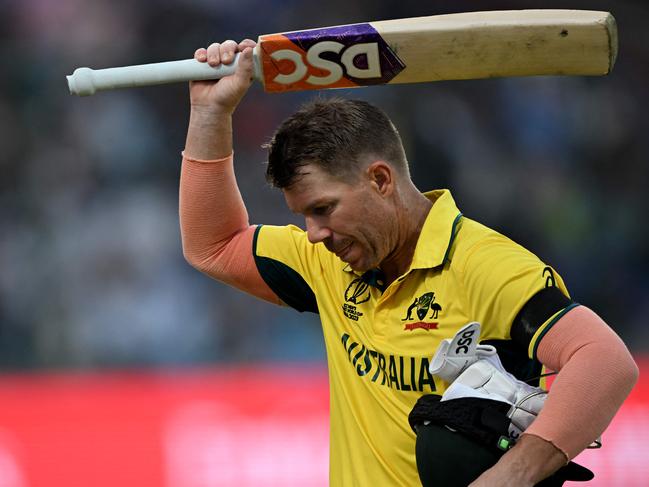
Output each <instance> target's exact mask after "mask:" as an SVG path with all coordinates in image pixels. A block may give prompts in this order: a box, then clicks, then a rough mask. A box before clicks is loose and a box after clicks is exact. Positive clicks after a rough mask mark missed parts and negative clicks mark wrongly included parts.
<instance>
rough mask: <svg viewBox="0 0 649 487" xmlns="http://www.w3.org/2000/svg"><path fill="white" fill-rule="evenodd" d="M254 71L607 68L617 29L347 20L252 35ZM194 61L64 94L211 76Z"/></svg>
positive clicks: (274, 77) (551, 21) (451, 18)
mask: <svg viewBox="0 0 649 487" xmlns="http://www.w3.org/2000/svg"><path fill="white" fill-rule="evenodd" d="M254 54H255V76H256V77H257V78H258V79H260V80H261V81H262V83H263V84H264V89H265V90H266V91H267V92H271V93H273V92H285V91H296V90H312V89H331V88H352V87H360V86H370V85H378V84H399V83H418V82H427V81H440V80H460V79H481V78H495V77H510V76H539V75H586V76H596V75H604V74H608V73H609V72H610V71H611V69H612V68H613V65H614V64H615V59H616V56H617V27H616V23H615V19H614V18H613V16H612V15H611V14H610V13H608V12H599V11H589V10H506V11H488V12H469V13H459V14H448V15H434V16H429V17H417V18H411V19H399V20H386V21H377V22H369V23H364V24H350V25H342V26H336V27H327V28H323V29H310V30H304V31H295V32H286V33H281V34H270V35H263V36H260V37H259V40H258V45H257V47H256V48H255V50H254ZM234 67H235V65H234V64H231V65H227V66H225V65H221V66H219V67H217V68H212V67H211V66H208V65H207V64H206V63H199V62H198V61H195V60H193V59H188V60H183V61H172V62H166V63H157V64H147V65H140V66H126V67H121V68H109V69H102V70H92V69H89V68H79V69H77V70H76V71H75V72H74V73H73V74H72V75H70V76H68V77H67V78H68V87H69V89H70V93H73V94H77V95H91V94H93V93H95V92H96V91H100V90H107V89H115V88H127V87H135V86H148V85H154V84H162V83H173V82H180V81H192V80H205V79H218V78H220V77H222V76H227V75H228V74H231V73H232V72H233V71H234Z"/></svg>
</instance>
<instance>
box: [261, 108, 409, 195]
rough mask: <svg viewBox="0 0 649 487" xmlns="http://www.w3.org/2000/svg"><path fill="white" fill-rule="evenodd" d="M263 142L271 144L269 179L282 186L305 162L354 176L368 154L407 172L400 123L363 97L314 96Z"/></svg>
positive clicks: (343, 176)
mask: <svg viewBox="0 0 649 487" xmlns="http://www.w3.org/2000/svg"><path fill="white" fill-rule="evenodd" d="M264 147H265V148H267V149H268V166H267V168H266V179H267V180H268V182H270V183H271V184H272V185H273V186H275V187H277V188H288V187H290V186H291V185H292V184H293V183H294V182H295V181H296V180H297V179H298V178H299V175H300V171H299V168H300V167H302V166H305V165H306V164H317V165H319V166H320V167H321V168H322V169H324V170H325V171H326V172H327V173H328V174H330V175H332V176H335V177H338V178H341V179H344V180H350V179H353V178H355V177H356V176H357V175H358V169H359V168H360V164H361V159H362V156H366V155H372V156H377V157H379V158H381V159H383V160H385V161H386V162H387V163H389V164H390V165H392V166H393V167H395V169H397V170H398V171H400V172H402V173H404V174H408V164H407V162H406V156H405V153H404V150H403V144H402V143H401V137H399V133H398V132H397V129H396V128H395V127H394V125H392V122H391V121H390V119H389V118H388V116H387V115H386V114H385V113H384V112H383V111H382V110H380V109H379V108H377V107H375V106H374V105H372V104H370V103H368V102H366V101H363V100H346V99H341V98H328V99H316V100H314V101H311V102H309V103H307V104H306V105H303V106H302V107H301V108H300V109H299V110H298V111H297V112H296V113H294V114H293V115H291V116H290V117H289V118H287V119H286V120H285V121H284V122H282V124H281V125H280V126H279V128H278V129H277V131H276V132H275V134H274V135H273V138H272V139H271V141H270V142H269V143H268V144H265V145H264Z"/></svg>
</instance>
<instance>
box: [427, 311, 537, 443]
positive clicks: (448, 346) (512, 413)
mask: <svg viewBox="0 0 649 487" xmlns="http://www.w3.org/2000/svg"><path fill="white" fill-rule="evenodd" d="M479 338H480V323H477V322H472V323H469V324H468V325H466V326H464V327H463V328H461V329H460V330H459V331H458V332H457V333H456V334H455V336H454V337H453V338H452V339H446V340H443V341H442V343H441V344H440V346H439V348H438V349H437V351H436V352H435V356H434V357H433V360H432V361H431V363H430V367H429V371H430V372H431V374H434V375H437V376H439V377H441V378H442V379H444V380H445V381H446V382H450V383H451V385H450V386H449V388H448V389H447V390H446V391H445V392H444V394H443V395H442V401H448V400H451V399H458V398H462V397H477V398H483V399H492V400H496V401H502V402H506V403H507V404H509V405H510V406H511V407H510V410H509V412H508V413H507V416H508V417H509V418H510V419H511V425H510V428H509V432H510V435H511V437H512V438H518V437H519V436H520V434H521V433H522V432H523V431H525V429H526V428H527V427H528V426H529V425H530V424H532V421H534V419H535V418H536V416H537V415H538V413H539V411H540V410H541V408H542V407H543V404H544V403H545V398H546V396H547V392H546V391H544V390H543V389H541V388H539V387H534V386H531V385H529V384H526V383H525V382H523V381H520V380H518V379H517V378H516V377H514V376H513V375H512V374H510V373H509V372H507V371H506V370H505V368H504V367H503V365H502V363H501V362H500V358H499V357H498V355H497V353H496V349H495V348H494V347H493V346H491V345H479V344H478V340H479Z"/></svg>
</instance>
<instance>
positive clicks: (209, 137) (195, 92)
mask: <svg viewBox="0 0 649 487" xmlns="http://www.w3.org/2000/svg"><path fill="white" fill-rule="evenodd" d="M254 47H255V41H252V40H250V39H246V40H244V41H241V42H240V43H239V44H237V43H236V42H234V41H225V42H224V43H223V44H211V45H210V46H209V47H208V48H207V49H205V48H200V49H197V50H196V52H195V53H194V58H195V59H196V60H197V61H199V62H202V63H205V62H206V63H209V64H210V66H218V65H219V64H221V63H224V64H230V63H232V61H234V56H235V54H236V53H237V52H239V53H241V54H240V56H239V62H238V64H237V69H236V71H235V73H234V74H233V75H230V76H226V77H224V78H221V79H220V80H218V81H213V80H211V81H192V82H190V83H189V98H190V102H191V113H190V117H189V128H188V130H187V142H186V143H185V155H186V156H188V157H193V158H196V159H205V160H213V159H222V158H223V157H227V156H229V155H230V154H231V153H232V113H233V112H234V110H235V108H236V107H237V105H238V104H239V102H240V101H241V99H242V98H243V96H244V95H245V94H246V92H247V91H248V88H249V87H250V84H251V83H252V74H253V59H252V49H253V48H254Z"/></svg>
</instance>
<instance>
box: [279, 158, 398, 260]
mask: <svg viewBox="0 0 649 487" xmlns="http://www.w3.org/2000/svg"><path fill="white" fill-rule="evenodd" d="M301 174H302V176H301V177H300V178H299V179H298V180H297V181H296V182H295V183H294V184H293V185H292V186H291V187H290V188H288V189H284V190H283V192H284V198H285V199H286V203H287V204H288V207H289V208H290V209H291V211H293V212H294V213H299V214H301V215H304V218H305V221H306V230H307V235H308V238H309V241H310V242H311V243H318V242H322V243H323V244H324V245H325V247H326V248H327V250H329V251H330V252H333V253H335V254H336V255H337V256H338V257H339V258H340V259H341V260H342V261H344V262H346V263H348V264H349V265H350V266H351V267H352V269H354V270H355V271H357V272H365V271H367V270H369V269H372V268H375V267H378V266H379V264H380V263H381V261H382V260H383V259H384V258H385V257H386V256H387V255H388V254H389V252H390V249H391V243H390V242H392V241H393V239H392V238H391V232H390V228H391V225H390V220H391V212H390V205H389V203H388V202H387V200H386V198H384V197H382V196H381V192H380V190H379V189H378V187H377V185H376V184H375V183H373V182H372V181H371V179H370V178H369V177H368V176H367V174H365V173H363V174H362V175H361V177H360V179H359V180H358V181H354V182H350V183H346V182H343V181H341V180H339V179H337V178H335V177H333V176H331V175H329V174H327V173H326V172H325V171H324V170H323V169H321V168H320V167H319V166H317V165H316V164H309V165H306V166H304V167H303V168H302V171H301Z"/></svg>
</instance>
